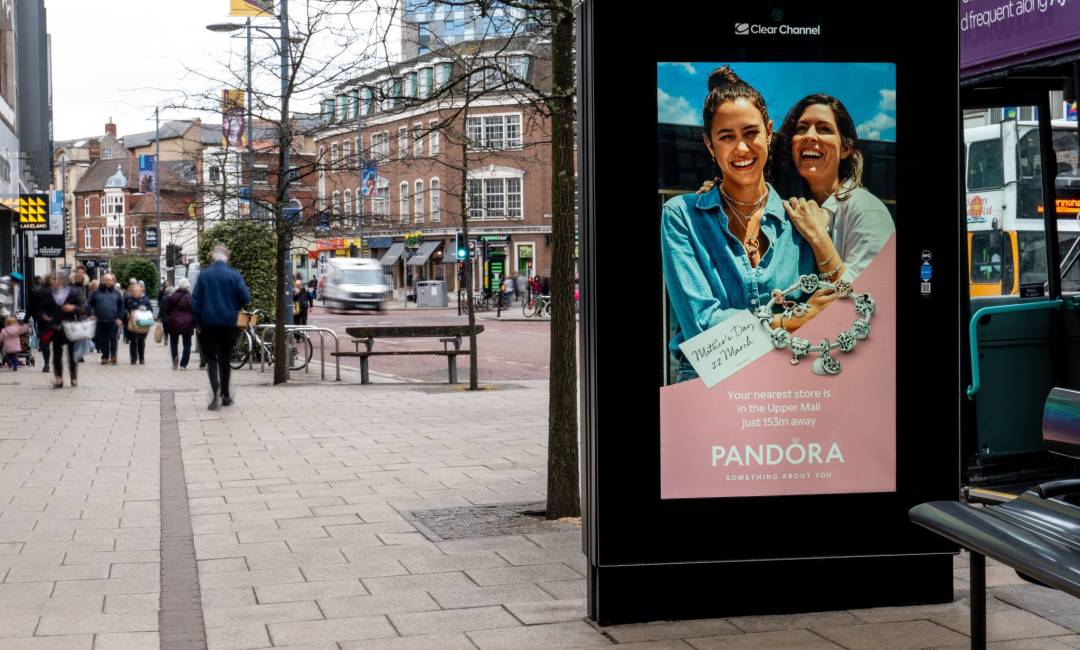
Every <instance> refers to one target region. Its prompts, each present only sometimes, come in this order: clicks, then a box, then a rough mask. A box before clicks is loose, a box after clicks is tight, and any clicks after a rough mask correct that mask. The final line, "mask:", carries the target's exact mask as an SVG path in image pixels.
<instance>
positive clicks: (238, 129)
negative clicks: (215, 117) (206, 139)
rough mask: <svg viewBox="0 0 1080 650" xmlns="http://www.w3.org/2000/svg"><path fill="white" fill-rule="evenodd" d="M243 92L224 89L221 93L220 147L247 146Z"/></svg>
mask: <svg viewBox="0 0 1080 650" xmlns="http://www.w3.org/2000/svg"><path fill="white" fill-rule="evenodd" d="M244 99H245V98H244V91H242V90H231V89H228V88H226V89H225V90H222V91H221V146H223V147H237V148H243V147H246V146H247V112H246V110H245V108H244Z"/></svg>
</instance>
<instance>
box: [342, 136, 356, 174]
mask: <svg viewBox="0 0 1080 650" xmlns="http://www.w3.org/2000/svg"><path fill="white" fill-rule="evenodd" d="M341 168H342V169H352V168H353V163H352V142H351V141H349V140H345V141H344V142H342V143H341Z"/></svg>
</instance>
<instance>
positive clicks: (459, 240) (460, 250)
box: [454, 231, 469, 260]
mask: <svg viewBox="0 0 1080 650" xmlns="http://www.w3.org/2000/svg"><path fill="white" fill-rule="evenodd" d="M454 248H456V249H457V259H458V260H463V259H465V256H466V255H468V252H469V251H468V249H467V248H466V247H465V238H464V237H463V236H462V234H461V231H458V232H457V233H455V234H454Z"/></svg>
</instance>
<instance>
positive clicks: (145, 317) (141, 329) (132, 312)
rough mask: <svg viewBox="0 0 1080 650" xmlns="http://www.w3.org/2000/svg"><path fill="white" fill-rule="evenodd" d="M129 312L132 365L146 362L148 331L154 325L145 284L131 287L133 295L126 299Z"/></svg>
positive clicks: (125, 302)
mask: <svg viewBox="0 0 1080 650" xmlns="http://www.w3.org/2000/svg"><path fill="white" fill-rule="evenodd" d="M124 311H125V312H126V313H127V327H128V351H129V352H130V353H131V365H135V364H136V363H139V364H145V363H146V333H147V332H149V331H150V328H151V327H152V326H153V325H154V310H153V308H152V307H151V305H150V299H149V298H147V297H146V295H144V293H143V285H141V284H136V285H134V286H133V287H131V295H130V296H128V299H127V300H126V301H124Z"/></svg>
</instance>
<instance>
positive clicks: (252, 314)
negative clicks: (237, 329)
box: [229, 309, 314, 370]
mask: <svg viewBox="0 0 1080 650" xmlns="http://www.w3.org/2000/svg"><path fill="white" fill-rule="evenodd" d="M240 312H241V313H242V314H245V315H246V316H247V322H246V325H245V327H244V329H243V330H242V331H241V333H240V336H238V337H236V343H235V344H234V345H233V349H232V353H231V354H230V355H229V365H230V366H231V367H232V368H233V369H235V370H239V369H240V368H243V367H244V364H245V363H247V362H248V359H250V358H252V354H255V355H261V356H258V357H257V358H262V359H265V360H266V362H267V363H268V364H271V365H272V364H273V363H274V331H273V330H272V329H267V334H265V335H263V336H260V335H259V333H258V332H257V331H256V329H255V327H256V325H257V324H258V322H259V319H260V317H261V316H265V315H266V314H265V312H263V311H262V310H261V309H255V310H254V311H246V310H240ZM287 334H288V336H286V338H285V353H286V355H287V357H288V359H289V369H290V370H303V369H304V368H305V367H307V365H308V364H309V363H310V362H311V357H312V355H313V354H314V346H312V344H311V339H310V338H309V337H308V335H307V334H305V333H304V332H303V331H292V332H287ZM256 344H257V345H256Z"/></svg>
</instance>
